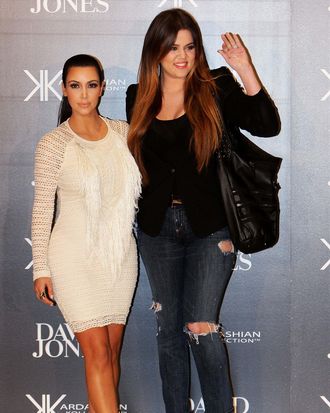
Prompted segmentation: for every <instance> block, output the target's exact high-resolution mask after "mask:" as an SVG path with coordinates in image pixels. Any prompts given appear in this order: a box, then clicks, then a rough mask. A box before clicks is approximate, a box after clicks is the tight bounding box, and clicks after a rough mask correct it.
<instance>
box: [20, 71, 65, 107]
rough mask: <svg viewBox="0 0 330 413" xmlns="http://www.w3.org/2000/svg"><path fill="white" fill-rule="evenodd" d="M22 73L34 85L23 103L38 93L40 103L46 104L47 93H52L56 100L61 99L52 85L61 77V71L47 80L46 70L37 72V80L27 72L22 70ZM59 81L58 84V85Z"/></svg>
mask: <svg viewBox="0 0 330 413" xmlns="http://www.w3.org/2000/svg"><path fill="white" fill-rule="evenodd" d="M24 73H25V74H26V75H27V76H28V77H29V78H30V79H31V80H32V82H33V83H34V84H35V88H34V89H33V90H31V92H30V93H29V94H28V95H27V96H26V98H25V99H24V102H27V101H29V100H30V99H31V98H32V96H34V95H35V94H36V93H37V92H39V99H40V102H47V101H48V99H49V92H51V93H53V95H55V96H56V97H57V99H58V100H61V99H62V96H61V95H60V94H59V93H58V92H57V90H55V89H54V87H53V85H54V83H55V82H56V81H57V80H58V78H59V77H61V74H62V70H60V71H59V72H57V73H56V75H55V76H54V77H53V78H52V79H50V80H49V75H48V70H40V71H39V79H37V78H35V77H34V76H33V75H32V73H31V72H30V71H29V70H24ZM60 83H61V80H60V81H59V82H58V85H60Z"/></svg>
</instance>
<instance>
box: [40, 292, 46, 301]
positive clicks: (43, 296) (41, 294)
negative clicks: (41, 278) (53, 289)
mask: <svg viewBox="0 0 330 413" xmlns="http://www.w3.org/2000/svg"><path fill="white" fill-rule="evenodd" d="M39 298H40V300H43V299H44V298H46V292H45V291H41V293H40V294H39Z"/></svg>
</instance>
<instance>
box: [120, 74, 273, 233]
mask: <svg viewBox="0 0 330 413" xmlns="http://www.w3.org/2000/svg"><path fill="white" fill-rule="evenodd" d="M211 73H212V76H214V77H215V78H216V79H215V81H216V84H217V87H218V97H217V101H218V104H219V107H220V110H221V113H222V116H223V119H224V121H225V123H226V125H227V127H231V126H236V127H239V128H242V129H245V130H247V131H249V132H250V133H251V134H252V135H257V136H262V137H268V136H274V135H277V134H278V133H279V131H280V120H279V115H278V111H277V109H276V107H275V105H274V103H273V101H272V100H271V98H270V97H269V95H268V94H267V92H266V91H265V90H264V89H261V90H260V91H259V92H258V93H257V94H256V95H254V96H248V95H246V94H245V93H244V92H243V89H242V87H241V85H240V84H239V83H238V82H237V81H236V80H235V78H234V77H233V75H232V73H231V71H230V70H229V69H228V68H226V67H221V68H219V69H216V70H212V71H211ZM137 88H138V85H137V84H132V85H130V86H129V87H128V89H127V94H126V114H127V120H128V122H129V121H130V119H131V114H132V111H133V107H134V102H135V98H136V93H137ZM182 122H186V125H185V134H184V136H183V137H182V139H181V137H180V145H178V147H177V148H176V149H175V154H174V155H173V158H174V163H175V166H176V168H173V164H171V165H170V164H168V163H166V162H164V161H163V160H162V159H161V158H160V157H159V156H158V155H157V153H155V151H153V149H152V145H150V144H148V145H147V144H144V142H145V141H146V142H148V140H149V142H150V134H151V131H150V130H149V131H148V132H147V133H146V136H145V137H144V141H143V143H142V156H143V160H144V163H145V167H146V169H147V172H148V174H149V179H150V182H149V184H148V186H145V187H143V190H142V196H141V199H140V201H139V211H138V215H137V220H138V225H139V227H140V228H141V229H142V231H144V232H145V233H147V234H148V235H151V236H156V235H158V234H159V232H160V230H161V227H162V223H163V221H164V216H165V212H166V209H167V208H168V205H169V200H170V197H171V192H172V180H173V173H176V174H177V175H176V177H177V182H178V185H179V188H180V195H181V197H182V198H183V201H184V206H185V211H186V214H187V217H188V220H189V223H190V225H191V227H192V230H193V232H194V233H195V235H197V236H200V237H202V236H206V235H208V234H210V233H212V232H215V231H217V230H219V229H220V228H222V227H224V226H225V225H226V217H225V214H224V208H223V201H222V197H221V193H220V188H219V182H218V178H217V174H216V162H215V158H212V159H211V161H210V162H209V164H208V166H207V167H206V168H204V170H203V171H202V172H201V173H198V172H197V169H196V162H195V158H194V155H193V154H192V153H191V151H189V140H190V136H191V133H192V131H191V128H190V124H189V121H188V119H183V120H182ZM151 139H152V136H151Z"/></svg>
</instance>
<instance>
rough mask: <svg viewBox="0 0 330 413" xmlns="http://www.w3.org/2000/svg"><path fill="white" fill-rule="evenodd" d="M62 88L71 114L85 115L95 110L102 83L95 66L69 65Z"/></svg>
mask: <svg viewBox="0 0 330 413" xmlns="http://www.w3.org/2000/svg"><path fill="white" fill-rule="evenodd" d="M62 90H63V95H64V96H66V97H67V98H68V102H69V104H70V106H71V108H72V115H80V116H87V115H90V114H93V113H94V112H96V110H97V106H98V104H99V99H100V97H101V95H102V90H103V83H101V81H100V78H99V74H98V72H97V70H96V68H95V67H93V66H86V67H84V66H78V67H71V68H70V69H69V71H68V74H67V77H66V82H65V85H62Z"/></svg>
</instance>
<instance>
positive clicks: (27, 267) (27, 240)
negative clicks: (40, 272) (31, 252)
mask: <svg viewBox="0 0 330 413" xmlns="http://www.w3.org/2000/svg"><path fill="white" fill-rule="evenodd" d="M24 239H25V241H26V242H27V243H28V244H29V245H30V246H31V247H32V241H31V240H30V238H24ZM32 265H33V260H31V261H30V262H29V263H28V265H27V266H26V267H25V268H24V269H25V270H29V269H30V268H31V267H32Z"/></svg>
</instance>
